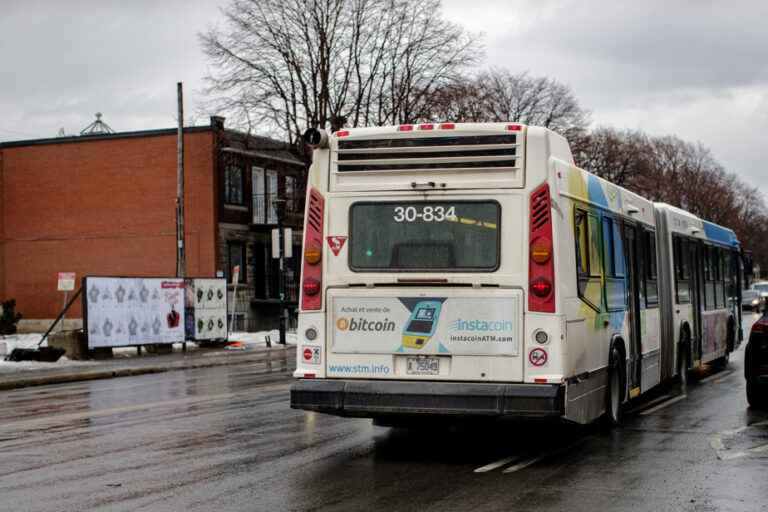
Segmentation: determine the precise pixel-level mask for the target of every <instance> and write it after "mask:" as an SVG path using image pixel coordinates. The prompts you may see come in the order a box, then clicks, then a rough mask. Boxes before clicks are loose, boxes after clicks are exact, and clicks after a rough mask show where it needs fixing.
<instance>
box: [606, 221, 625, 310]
mask: <svg viewBox="0 0 768 512" xmlns="http://www.w3.org/2000/svg"><path fill="white" fill-rule="evenodd" d="M603 261H604V262H605V302H606V306H608V311H620V310H623V309H626V301H627V297H626V292H625V284H626V283H625V280H624V254H623V252H622V250H621V236H620V233H619V230H618V227H617V225H616V221H615V220H614V219H612V218H611V217H603Z"/></svg>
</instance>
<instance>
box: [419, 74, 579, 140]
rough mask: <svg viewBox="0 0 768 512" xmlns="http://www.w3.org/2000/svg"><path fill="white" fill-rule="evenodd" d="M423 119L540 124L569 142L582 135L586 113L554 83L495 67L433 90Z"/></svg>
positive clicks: (573, 96)
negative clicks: (563, 136)
mask: <svg viewBox="0 0 768 512" xmlns="http://www.w3.org/2000/svg"><path fill="white" fill-rule="evenodd" d="M425 109H426V110H425V111H424V113H423V114H422V116H421V117H422V118H423V119H425V120H432V121H445V120H450V121H463V122H505V121H517V122H520V123H525V124H530V125H536V126H544V127H546V128H550V129H552V130H555V131H557V132H560V133H561V134H563V135H565V136H566V137H568V138H570V139H576V138H577V137H578V136H580V135H582V134H583V133H584V132H585V130H586V128H587V127H588V125H589V113H588V112H587V111H586V110H584V109H582V108H581V107H580V106H579V102H578V101H577V100H576V97H575V95H574V94H573V91H571V89H570V88H569V87H568V86H567V85H565V84H562V83H560V82H558V81H556V80H554V79H551V78H546V77H539V78H534V77H531V76H529V75H528V73H512V72H511V71H509V70H506V69H501V68H495V69H491V70H488V71H483V72H481V73H480V74H478V75H477V76H476V77H471V78H466V79H464V80H462V81H461V82H457V83H454V84H451V85H448V86H446V87H443V88H440V89H438V90H435V91H434V93H433V95H432V97H431V98H430V101H429V103H428V105H425Z"/></svg>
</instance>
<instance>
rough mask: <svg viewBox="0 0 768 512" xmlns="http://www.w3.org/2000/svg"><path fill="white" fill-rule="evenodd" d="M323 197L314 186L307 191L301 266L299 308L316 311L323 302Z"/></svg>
mask: <svg viewBox="0 0 768 512" xmlns="http://www.w3.org/2000/svg"><path fill="white" fill-rule="evenodd" d="M324 209H325V198H323V195H322V194H321V193H320V192H318V191H317V190H315V189H314V188H311V187H310V189H309V192H308V193H307V215H306V220H305V222H304V247H306V250H305V251H304V262H303V264H302V268H301V309H303V310H309V311H316V310H318V309H320V307H321V306H322V304H323V294H322V293H320V291H321V290H322V286H323V266H322V265H319V263H320V261H321V260H322V253H323V249H322V247H323V219H324Z"/></svg>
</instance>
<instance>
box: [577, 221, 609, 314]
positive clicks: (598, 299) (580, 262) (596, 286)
mask: <svg viewBox="0 0 768 512" xmlns="http://www.w3.org/2000/svg"><path fill="white" fill-rule="evenodd" d="M573 223H574V226H573V228H574V238H575V239H576V272H577V275H578V288H579V298H581V299H582V300H583V301H584V302H586V303H587V304H589V305H590V306H591V307H592V308H593V309H595V310H596V311H600V309H601V306H602V303H603V301H602V293H603V284H602V279H601V277H602V276H601V264H600V255H601V244H600V224H599V222H598V218H597V217H596V216H595V215H592V214H590V213H587V212H585V211H584V210H580V209H578V208H576V209H575V210H574V214H573Z"/></svg>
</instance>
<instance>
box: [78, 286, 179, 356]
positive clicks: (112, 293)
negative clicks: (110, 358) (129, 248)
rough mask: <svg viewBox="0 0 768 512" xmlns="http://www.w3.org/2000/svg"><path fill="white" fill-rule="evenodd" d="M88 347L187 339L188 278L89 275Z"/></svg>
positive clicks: (86, 308)
mask: <svg viewBox="0 0 768 512" xmlns="http://www.w3.org/2000/svg"><path fill="white" fill-rule="evenodd" d="M84 287H85V294H84V296H83V302H84V304H83V311H84V312H85V323H86V333H87V336H88V347H89V348H96V347H120V346H128V345H146V344H150V343H174V342H180V341H184V325H185V323H184V280H183V279H176V278H143V277H128V278H126V277H86V278H85V279H84Z"/></svg>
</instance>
